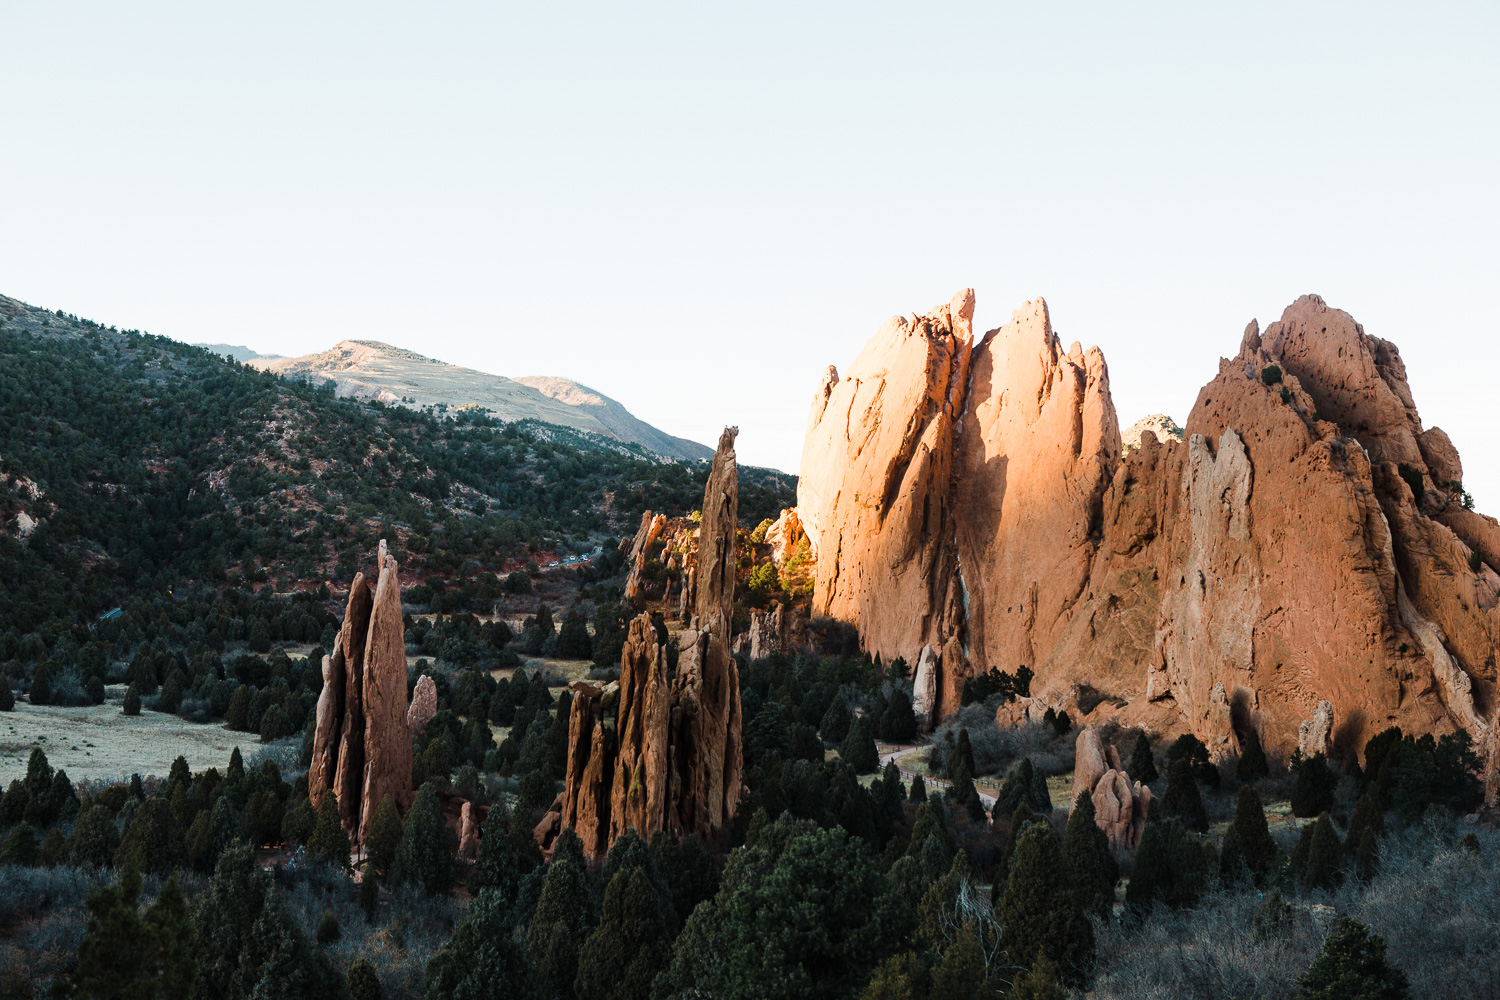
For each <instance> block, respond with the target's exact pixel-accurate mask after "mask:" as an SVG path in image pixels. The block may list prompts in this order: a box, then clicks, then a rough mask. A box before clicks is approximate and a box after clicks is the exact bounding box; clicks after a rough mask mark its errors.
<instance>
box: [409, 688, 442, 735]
mask: <svg viewBox="0 0 1500 1000" xmlns="http://www.w3.org/2000/svg"><path fill="white" fill-rule="evenodd" d="M434 715H437V684H435V683H434V682H433V680H432V675H431V674H423V675H422V676H421V677H418V678H417V684H416V687H415V688H413V689H412V693H411V706H410V707H408V708H407V710H406V728H407V729H409V730H410V731H411V735H412V738H413V739H418V740H419V739H421V738H422V737H423V736H425V735H427V723H429V722H431V721H432V717H433V716H434Z"/></svg>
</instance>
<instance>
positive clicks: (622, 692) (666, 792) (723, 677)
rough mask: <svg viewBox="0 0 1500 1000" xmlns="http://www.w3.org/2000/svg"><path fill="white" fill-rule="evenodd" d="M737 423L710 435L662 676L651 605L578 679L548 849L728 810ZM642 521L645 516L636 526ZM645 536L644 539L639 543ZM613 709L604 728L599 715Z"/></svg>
mask: <svg viewBox="0 0 1500 1000" xmlns="http://www.w3.org/2000/svg"><path fill="white" fill-rule="evenodd" d="M738 433H739V432H738V429H737V428H726V429H725V431H724V433H723V435H722V436H720V438H719V447H718V451H717V453H716V454H715V455H714V463H713V470H712V472H710V474H709V477H708V483H707V486H706V487H705V489H704V494H703V523H702V526H701V529H700V532H699V542H698V561H697V568H698V573H697V575H696V582H697V586H696V602H695V604H694V611H695V615H694V618H693V621H692V623H691V626H690V627H689V628H688V629H686V630H685V631H684V632H683V633H682V635H681V637H680V639H679V644H678V649H679V654H678V660H677V672H676V676H675V677H673V678H672V679H671V680H670V682H669V680H668V677H667V656H666V644H665V637H664V636H661V635H658V633H657V631H656V629H655V627H654V626H653V625H652V623H651V618H650V616H649V615H645V614H642V615H640V616H638V617H637V618H635V619H634V620H633V621H631V623H630V627H629V630H628V632H627V637H626V641H625V647H624V650H623V652H622V653H621V657H620V679H619V681H617V682H615V683H612V684H610V685H609V686H608V687H600V686H598V685H595V684H588V683H583V682H579V683H575V684H573V685H572V688H573V707H572V709H571V715H570V717H569V720H568V752H567V758H566V763H565V768H566V775H565V779H566V785H565V788H564V791H563V793H562V794H561V795H560V796H558V798H557V801H556V802H554V803H553V806H552V808H551V810H549V811H548V813H547V815H546V816H545V817H543V819H542V821H541V823H539V824H538V825H537V827H536V831H535V834H536V839H537V841H538V843H540V844H541V845H542V846H543V848H546V849H550V848H551V846H552V842H553V841H554V840H555V839H556V837H557V834H558V833H559V832H560V831H561V830H563V829H572V830H574V831H575V832H576V833H577V834H578V836H579V838H580V839H581V840H582V841H583V844H584V849H585V850H586V851H587V852H588V853H589V854H590V856H597V855H598V854H600V853H602V852H604V851H607V850H608V849H609V846H610V845H611V844H613V843H614V841H615V840H616V839H617V838H618V837H619V836H621V835H622V834H623V833H624V832H625V831H626V830H628V829H634V830H635V831H636V832H637V833H638V834H640V835H641V836H642V837H646V838H649V837H650V836H651V835H652V834H653V833H655V832H656V831H657V830H666V831H668V832H669V833H673V834H677V835H683V834H692V835H695V836H698V837H703V838H716V837H718V836H720V835H722V834H723V832H724V831H725V830H726V829H727V828H728V826H729V824H730V823H731V822H732V821H733V819H734V815H735V811H736V809H737V808H738V806H739V799H740V789H741V782H742V778H743V769H744V752H743V746H742V742H741V740H742V735H741V719H740V681H739V670H738V667H737V666H736V664H735V660H734V657H733V656H732V655H731V654H730V634H729V628H730V619H731V615H732V613H733V610H734V581H735V535H736V528H737V525H738V519H739V512H738V507H739V476H738V467H737V465H736V460H735V453H734V439H735V436H736V435H737V434H738ZM648 525H649V522H648V521H647V520H646V519H643V520H642V530H643V531H644V530H647V528H648ZM647 547H648V548H649V543H648V545H647ZM611 708H612V709H613V710H614V714H615V723H616V724H615V728H614V731H613V733H611V732H610V730H609V728H608V727H607V726H606V724H605V723H606V715H607V714H608V713H609V710H610V709H611Z"/></svg>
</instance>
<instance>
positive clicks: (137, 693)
mask: <svg viewBox="0 0 1500 1000" xmlns="http://www.w3.org/2000/svg"><path fill="white" fill-rule="evenodd" d="M121 711H122V712H123V713H124V714H125V715H140V714H141V689H140V688H139V687H138V686H137V685H136V684H134V683H132V684H131V685H130V687H128V688H126V689H125V705H124V707H123V708H122V709H121Z"/></svg>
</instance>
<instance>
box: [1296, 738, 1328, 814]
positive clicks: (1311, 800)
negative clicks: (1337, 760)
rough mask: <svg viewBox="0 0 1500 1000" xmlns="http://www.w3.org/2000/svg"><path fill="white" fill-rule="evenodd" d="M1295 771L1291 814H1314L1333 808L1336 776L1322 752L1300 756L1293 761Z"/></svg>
mask: <svg viewBox="0 0 1500 1000" xmlns="http://www.w3.org/2000/svg"><path fill="white" fill-rule="evenodd" d="M1293 767H1294V768H1295V770H1296V772H1297V783H1296V785H1295V786H1293V788H1292V815H1293V816H1298V817H1307V816H1316V815H1318V814H1319V813H1324V812H1327V811H1328V810H1330V809H1332V808H1333V795H1334V792H1335V791H1336V790H1337V788H1338V777H1337V776H1336V775H1335V774H1334V773H1333V772H1332V771H1331V770H1329V768H1328V763H1327V761H1326V760H1324V758H1323V755H1322V754H1320V753H1319V754H1314V755H1313V756H1311V757H1307V758H1302V759H1299V760H1297V761H1295V762H1294V763H1293Z"/></svg>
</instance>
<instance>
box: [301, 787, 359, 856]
mask: <svg viewBox="0 0 1500 1000" xmlns="http://www.w3.org/2000/svg"><path fill="white" fill-rule="evenodd" d="M307 853H308V855H309V856H310V857H313V858H316V859H317V860H319V861H326V862H328V863H329V864H332V865H338V866H339V867H340V868H347V867H348V866H349V835H348V834H346V833H345V832H344V825H343V823H341V822H340V821H339V803H338V799H337V798H336V797H335V796H334V794H333V791H332V790H331V789H330V790H326V791H324V792H323V801H322V803H321V804H320V805H319V806H318V825H317V826H316V827H314V828H313V834H312V836H311V837H309V838H308V840H307Z"/></svg>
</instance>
